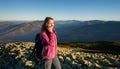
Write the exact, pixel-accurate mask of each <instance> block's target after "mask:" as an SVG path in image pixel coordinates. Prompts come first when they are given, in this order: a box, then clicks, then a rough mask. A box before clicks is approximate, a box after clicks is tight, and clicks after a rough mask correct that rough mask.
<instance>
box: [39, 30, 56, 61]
mask: <svg viewBox="0 0 120 69" xmlns="http://www.w3.org/2000/svg"><path fill="white" fill-rule="evenodd" d="M41 39H42V44H43V45H44V49H43V56H44V57H45V58H47V59H52V58H54V57H55V56H56V55H57V37H56V33H54V32H52V33H49V37H48V35H47V34H46V32H42V33H41Z"/></svg>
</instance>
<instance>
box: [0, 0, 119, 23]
mask: <svg viewBox="0 0 120 69" xmlns="http://www.w3.org/2000/svg"><path fill="white" fill-rule="evenodd" d="M46 16H51V17H53V18H54V19H56V20H96V19H97V20H119V21H120V0H0V20H43V19H44V18H45V17H46Z"/></svg>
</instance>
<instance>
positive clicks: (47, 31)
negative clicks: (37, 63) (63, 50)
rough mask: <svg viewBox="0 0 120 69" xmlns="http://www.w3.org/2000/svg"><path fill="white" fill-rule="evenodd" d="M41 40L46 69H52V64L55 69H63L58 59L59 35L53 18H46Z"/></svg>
mask: <svg viewBox="0 0 120 69" xmlns="http://www.w3.org/2000/svg"><path fill="white" fill-rule="evenodd" d="M41 39H42V44H43V46H44V49H43V57H44V58H43V59H44V61H45V69H51V66H52V64H53V65H54V67H55V69H61V65H60V62H59V59H58V57H57V34H56V31H55V26H54V19H53V18H51V17H46V18H45V20H44V24H43V25H42V29H41Z"/></svg>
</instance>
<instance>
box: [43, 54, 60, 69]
mask: <svg viewBox="0 0 120 69" xmlns="http://www.w3.org/2000/svg"><path fill="white" fill-rule="evenodd" d="M52 64H53V66H54V67H55V69H61V65H60V61H59V59H58V57H57V56H56V57H55V58H53V59H49V60H45V69H51V67H52Z"/></svg>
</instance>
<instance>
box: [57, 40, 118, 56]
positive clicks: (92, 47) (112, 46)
mask: <svg viewBox="0 0 120 69" xmlns="http://www.w3.org/2000/svg"><path fill="white" fill-rule="evenodd" d="M59 47H66V48H69V47H70V48H83V49H87V52H100V53H111V54H120V42H109V41H99V42H66V43H59Z"/></svg>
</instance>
